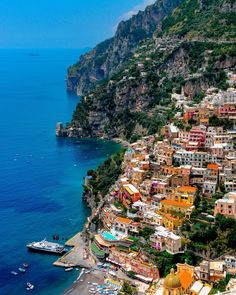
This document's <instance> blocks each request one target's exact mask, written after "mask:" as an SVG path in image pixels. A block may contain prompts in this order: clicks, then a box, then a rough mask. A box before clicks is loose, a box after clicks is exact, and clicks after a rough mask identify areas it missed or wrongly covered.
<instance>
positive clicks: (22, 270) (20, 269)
mask: <svg viewBox="0 0 236 295" xmlns="http://www.w3.org/2000/svg"><path fill="white" fill-rule="evenodd" d="M18 269H19V271H20V272H23V273H24V272H26V270H25V269H24V268H22V267H19V268H18Z"/></svg>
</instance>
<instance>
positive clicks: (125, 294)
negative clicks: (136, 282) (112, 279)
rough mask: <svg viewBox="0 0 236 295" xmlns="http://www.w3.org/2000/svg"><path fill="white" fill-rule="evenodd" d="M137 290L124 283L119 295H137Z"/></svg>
mask: <svg viewBox="0 0 236 295" xmlns="http://www.w3.org/2000/svg"><path fill="white" fill-rule="evenodd" d="M137 293H138V292H137V289H136V288H135V287H133V286H131V285H130V284H129V283H128V282H124V283H123V286H122V289H121V291H120V293H119V295H136V294H137Z"/></svg>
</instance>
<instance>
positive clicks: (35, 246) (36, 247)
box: [27, 239, 67, 255]
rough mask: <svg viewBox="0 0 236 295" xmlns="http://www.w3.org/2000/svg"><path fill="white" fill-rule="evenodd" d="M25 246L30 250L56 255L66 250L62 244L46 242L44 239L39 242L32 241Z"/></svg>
mask: <svg viewBox="0 0 236 295" xmlns="http://www.w3.org/2000/svg"><path fill="white" fill-rule="evenodd" d="M27 248H28V249H29V250H31V251H37V252H46V253H52V254H57V255H62V254H64V253H65V252H67V249H66V248H65V247H64V246H63V245H60V244H57V243H52V242H48V241H47V240H46V239H44V240H42V241H40V242H32V243H30V244H28V245H27Z"/></svg>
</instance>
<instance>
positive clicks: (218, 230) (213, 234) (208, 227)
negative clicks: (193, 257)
mask: <svg viewBox="0 0 236 295" xmlns="http://www.w3.org/2000/svg"><path fill="white" fill-rule="evenodd" d="M182 229H183V232H184V233H185V234H186V237H187V239H188V240H189V243H188V249H189V250H192V251H194V252H199V253H209V254H210V255H211V257H212V258H214V257H219V256H221V255H222V254H224V253H226V252H227V251H228V250H230V249H231V250H233V249H235V247H236V220H234V219H231V218H227V217H225V216H223V215H221V214H218V215H217V216H216V219H215V223H214V224H212V223H211V222H209V221H206V220H204V219H202V218H201V219H199V218H198V217H197V216H196V215H195V212H194V213H193V217H192V222H191V223H188V224H185V225H184V227H182ZM190 229H191V230H190ZM187 230H188V232H187Z"/></svg>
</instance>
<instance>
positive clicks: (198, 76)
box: [68, 0, 236, 140]
mask: <svg viewBox="0 0 236 295" xmlns="http://www.w3.org/2000/svg"><path fill="white" fill-rule="evenodd" d="M234 3H235V1H229V0H212V1H208V0H203V1H198V0H188V1H184V2H183V3H182V4H180V6H179V7H178V8H176V9H175V10H174V11H173V13H170V14H169V15H168V16H167V17H166V18H164V19H163V20H162V21H161V23H160V28H157V30H156V31H155V32H154V33H152V35H151V37H149V38H146V39H145V40H143V41H142V43H141V44H140V43H139V45H136V47H135V48H134V47H133V48H132V50H130V52H129V54H128V55H130V56H129V57H128V55H127V54H124V55H122V54H123V53H124V52H126V53H127V51H128V50H129V46H128V43H129V42H131V41H130V40H132V38H133V37H134V35H132V33H130V32H133V29H131V28H136V29H137V28H138V26H141V27H142V28H144V27H145V26H148V28H149V30H150V31H151V27H150V23H149V24H148V25H147V24H146V22H147V19H146V17H145V18H144V17H143V16H142V17H140V16H139V15H142V13H140V14H139V15H137V16H136V17H134V18H132V20H130V21H129V22H128V24H129V25H128V31H124V29H122V26H123V25H125V22H123V23H121V24H120V26H119V29H118V31H117V34H116V35H117V36H116V37H115V38H113V39H111V40H108V41H105V44H103V45H101V44H100V45H98V46H97V48H96V50H97V51H100V52H104V50H102V48H101V46H104V48H108V47H109V48H110V49H109V50H111V51H109V54H108V55H106V59H105V61H104V62H103V69H106V70H104V71H102V72H101V71H97V72H96V75H97V76H96V75H95V73H94V70H95V67H94V65H93V63H95V60H96V59H95V60H93V61H91V60H90V58H88V55H91V54H92V53H89V54H88V55H85V56H83V57H82V60H83V61H86V58H88V59H89V60H90V62H91V67H92V68H91V71H90V70H89V67H87V64H85V63H84V64H83V65H84V71H85V72H86V73H87V75H90V76H89V77H90V78H91V77H95V76H96V77H98V74H99V79H100V78H101V79H102V77H104V75H105V74H104V73H106V75H108V76H109V79H107V80H105V81H103V83H100V84H99V85H98V86H97V87H96V88H94V89H93V90H90V92H89V93H88V94H87V95H85V96H84V97H82V99H81V102H80V103H79V104H78V106H77V108H76V110H75V112H74V115H73V120H72V122H71V125H70V128H69V129H68V135H69V136H79V137H101V136H102V137H108V138H112V137H117V136H119V137H123V138H126V139H131V140H132V137H135V136H139V135H145V133H149V134H152V133H155V132H157V131H158V129H159V128H160V126H161V125H162V124H164V123H165V121H166V120H167V119H168V118H169V117H171V114H172V112H173V110H172V109H170V108H169V104H170V97H171V93H172V91H173V90H174V89H175V91H177V92H178V93H180V91H181V90H182V91H184V93H185V94H186V95H188V96H191V97H193V96H198V95H202V93H204V91H205V90H206V89H207V88H209V87H218V88H222V89H225V88H226V87H227V83H226V74H225V70H227V69H232V68H235V66H236V42H235V40H236V35H235V32H236V14H235V11H234V10H233V8H234ZM229 5H231V6H230V7H231V8H232V11H230V12H229V11H228V9H229ZM154 7H155V6H154ZM158 9H160V7H159V8H158ZM222 9H223V12H222ZM149 10H153V6H151V7H149V8H148V9H147V10H146V12H145V15H147V13H148V11H149ZM158 11H159V10H158ZM165 11H166V10H165ZM155 15H157V14H155ZM145 20H146V21H145ZM139 22H140V23H139ZM122 32H123V33H122ZM130 34H131V36H132V37H131V36H130ZM118 35H119V36H120V37H118ZM119 40H123V46H122V47H121V48H120V47H119V46H121V41H119ZM124 40H126V41H127V42H125V41H124ZM131 43H132V44H133V42H131ZM115 44H116V45H115ZM114 46H115V47H114ZM111 48H112V49H111ZM114 48H116V49H115V51H112V50H113V49H114ZM123 48H126V49H125V50H124V51H123V50H122V49H123ZM112 52H113V54H112ZM114 52H116V54H115V53H114ZM117 56H118V57H117ZM124 56H125V57H124ZM115 57H117V60H116V62H115V63H114V64H115V65H116V66H114V64H113V62H114V59H115ZM117 64H119V66H118V67H117ZM80 65H81V62H80ZM82 68H83V67H82V66H80V70H79V71H80V72H81V69H82ZM115 69H116V70H115ZM90 78H88V81H91V80H90ZM96 79H98V78H96ZM75 81H77V80H75ZM80 81H82V82H81V83H83V81H84V79H83V78H82V79H81V80H80ZM75 83H77V82H75ZM79 83H80V82H79ZM75 85H76V84H75ZM86 85H90V87H91V84H90V82H89V84H86Z"/></svg>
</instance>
